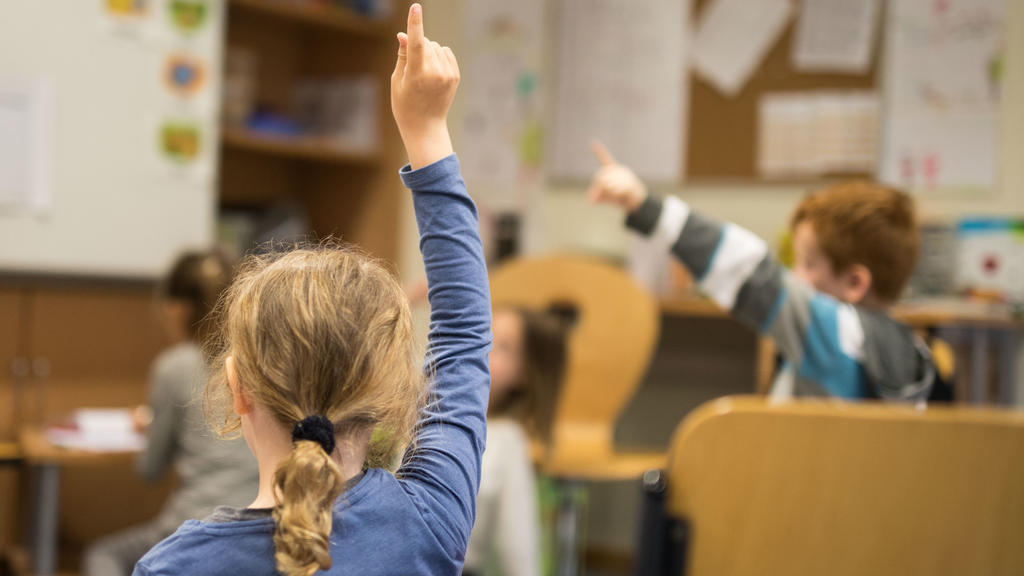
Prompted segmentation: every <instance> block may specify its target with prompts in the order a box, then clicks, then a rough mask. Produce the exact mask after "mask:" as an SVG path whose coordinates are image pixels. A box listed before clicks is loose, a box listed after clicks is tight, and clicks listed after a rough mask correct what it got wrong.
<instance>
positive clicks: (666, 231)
mask: <svg viewBox="0 0 1024 576" xmlns="http://www.w3.org/2000/svg"><path fill="white" fill-rule="evenodd" d="M594 153H595V155H596V156H597V157H598V160H599V161H600V163H601V168H600V169H599V170H598V172H597V174H596V175H595V177H594V181H593V183H592V185H591V188H590V193H589V195H590V199H591V200H592V201H594V202H602V203H606V204H613V205H616V206H619V207H621V208H623V209H624V210H625V211H626V212H627V214H628V215H627V217H626V225H627V226H628V227H629V228H631V229H632V230H634V231H636V232H638V233H640V234H644V235H646V236H649V237H651V238H652V239H654V241H655V242H656V243H657V244H659V245H661V246H663V247H664V248H665V249H667V250H669V251H671V253H672V255H673V256H675V257H676V258H677V259H678V260H679V261H680V262H682V263H683V265H685V266H686V268H687V269H688V270H689V271H690V273H691V274H692V275H693V277H694V279H696V281H697V283H698V285H699V286H700V288H701V290H702V291H703V292H704V293H705V294H706V295H707V296H708V297H709V298H711V300H713V301H714V302H715V303H716V304H718V305H719V306H721V307H722V308H724V309H726V310H728V311H729V313H730V314H731V315H732V316H733V317H735V318H736V319H737V320H739V321H741V322H743V323H744V324H746V325H747V326H749V327H751V328H753V329H754V330H757V331H759V332H761V333H764V334H766V335H768V336H771V337H772V338H773V339H774V340H775V343H776V345H777V346H778V348H779V351H780V352H781V353H782V355H783V356H784V357H785V358H786V359H787V360H788V361H789V362H790V363H791V364H792V365H793V366H794V367H795V368H796V370H797V374H798V375H799V376H800V377H802V378H807V379H809V380H814V381H816V382H819V383H821V385H822V386H823V387H825V388H826V389H827V390H828V391H829V393H830V394H832V395H833V396H840V397H848V398H855V397H862V396H864V395H865V391H864V390H862V389H861V386H862V382H863V379H862V378H860V377H859V374H858V370H859V368H858V361H859V360H860V359H862V358H863V354H864V327H863V325H862V320H861V317H860V315H859V313H858V311H857V310H856V309H855V308H854V307H853V306H851V305H849V304H844V303H841V302H838V301H837V300H835V299H834V298H832V297H831V296H828V295H826V294H823V293H820V292H816V291H815V290H814V289H813V288H812V287H811V286H810V285H808V284H806V283H805V282H803V281H801V280H799V279H798V278H796V276H794V275H793V274H792V273H791V272H790V271H788V270H786V269H785V268H784V267H783V266H782V265H781V264H779V262H778V261H777V260H776V259H775V258H774V257H773V256H772V254H771V253H770V252H769V251H768V247H767V245H766V244H765V242H764V241H763V240H761V239H760V238H758V237H757V236H756V235H754V234H753V233H751V232H750V231H749V230H746V229H745V228H742V227H740V226H736V225H735V224H722V223H719V222H716V221H715V220H713V219H711V218H708V217H706V216H704V215H702V214H700V213H699V212H695V211H694V210H692V209H691V208H690V206H689V205H688V204H687V203H685V202H683V201H682V200H680V199H678V198H674V197H667V198H665V199H664V200H660V199H658V198H655V197H653V196H652V195H650V194H648V192H647V189H646V187H645V186H644V185H643V183H642V182H641V181H640V179H639V178H637V176H636V175H635V174H634V173H633V172H632V171H631V170H630V169H629V168H627V167H626V166H623V165H621V164H619V163H618V162H616V161H615V158H613V157H612V155H611V154H610V153H609V152H608V150H607V149H606V148H605V147H604V146H603V145H602V144H600V143H595V145H594ZM879 393H880V395H883V396H885V395H886V391H879ZM897 393H898V392H897Z"/></svg>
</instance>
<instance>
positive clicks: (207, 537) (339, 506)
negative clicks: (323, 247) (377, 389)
mask: <svg viewBox="0 0 1024 576" xmlns="http://www.w3.org/2000/svg"><path fill="white" fill-rule="evenodd" d="M401 175H402V180H403V181H404V182H405V185H406V186H407V187H409V188H410V189H412V193H413V206H414V207H415V210H416V222H417V224H418V226H419V232H420V251H421V252H422V253H423V261H424V266H425V268H426V272H427V285H428V286H429V292H428V299H429V301H430V308H431V309H430V335H429V340H428V357H429V359H430V361H431V363H430V367H431V369H432V373H433V384H434V385H433V389H432V392H431V395H430V402H429V404H428V405H427V407H426V408H425V410H424V412H423V414H422V415H421V417H420V420H419V422H418V424H417V427H416V433H415V441H414V445H413V448H412V449H411V451H410V452H409V453H408V454H407V455H406V458H405V460H404V461H403V463H402V465H401V466H400V467H399V469H398V472H397V473H396V474H394V475H393V474H391V473H389V472H387V471H385V470H382V469H379V468H374V469H370V470H368V471H367V472H366V473H365V474H364V475H363V476H362V478H360V479H359V480H358V481H357V482H356V484H355V485H354V486H352V487H350V488H349V489H348V490H346V491H345V493H344V494H342V495H341V497H340V498H338V500H337V502H335V505H334V518H333V526H332V528H331V537H330V551H331V557H332V559H333V566H331V568H330V569H329V570H327V571H325V572H318V574H320V573H323V574H331V575H342V574H352V575H356V574H359V575H373V574H380V575H384V574H423V575H436V574H453V575H454V574H459V573H460V572H461V571H462V564H463V562H464V561H465V554H466V545H467V542H468V541H469V534H470V531H471V530H472V528H473V521H474V518H475V516H476V495H477V490H478V489H479V487H480V465H481V457H482V454H483V450H484V439H485V438H484V437H485V435H486V412H487V398H488V390H489V387H490V372H489V368H488V359H487V356H488V352H489V351H490V348H491V303H490V287H489V285H488V280H487V268H486V265H485V263H484V255H483V246H482V244H481V242H480V236H479V232H478V224H477V212H476V207H475V206H474V204H473V201H472V199H470V197H469V194H467V193H466V186H465V184H464V182H463V180H462V177H461V176H460V174H459V163H458V160H457V159H456V158H455V156H454V155H452V156H449V157H448V158H445V159H443V160H440V161H438V162H436V163H434V164H431V165H430V166H427V167H424V168H421V169H419V170H415V171H412V170H409V167H408V166H406V167H405V168H403V169H402V171H401ZM339 289H340V287H339ZM252 496H253V497H255V494H253V495H252ZM273 532H274V520H273V518H272V517H270V511H269V510H239V509H230V510H226V509H223V508H222V509H219V510H218V512H217V513H216V514H215V515H214V517H212V518H210V519H209V520H208V521H203V522H200V521H196V520H190V521H188V522H186V523H185V524H184V525H183V526H182V527H181V528H179V529H178V531H177V532H175V533H174V534H173V535H171V536H170V537H169V538H168V539H166V540H164V541H163V542H161V543H160V544H158V545H157V546H156V547H155V548H153V549H152V550H150V551H149V553H148V554H146V556H145V557H144V558H143V559H142V560H141V561H140V562H139V563H138V564H137V565H136V567H135V574H137V575H142V576H145V575H156V574H167V575H170V574H188V575H190V576H204V575H214V574H245V575H247V576H259V575H266V576H274V575H276V574H277V573H278V572H277V570H276V568H275V564H274V543H273Z"/></svg>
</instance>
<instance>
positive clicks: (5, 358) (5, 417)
mask: <svg viewBox="0 0 1024 576" xmlns="http://www.w3.org/2000/svg"><path fill="white" fill-rule="evenodd" d="M24 328H25V295H24V293H23V292H22V291H21V290H19V289H16V288H2V289H0V442H10V441H13V440H14V439H15V437H16V436H17V431H16V428H17V423H18V417H19V412H20V410H19V406H18V401H17V386H16V384H17V379H16V377H15V371H16V370H17V369H18V368H19V366H17V363H18V362H21V363H22V364H23V363H24V355H25V348H24V345H25V342H24V338H23V335H24ZM20 368H22V369H24V366H21V367H20Z"/></svg>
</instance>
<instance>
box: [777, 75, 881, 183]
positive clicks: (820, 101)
mask: <svg viewBox="0 0 1024 576" xmlns="http://www.w3.org/2000/svg"><path fill="white" fill-rule="evenodd" d="M879 108H880V104H879V102H878V95H877V94H876V93H874V92H872V91H832V90H818V91H811V92H792V93H789V92H783V93H768V94H765V95H764V96H762V97H761V101H760V102H759V107H758V170H759V172H760V173H761V174H762V175H763V176H767V177H805V176H819V175H824V174H828V173H839V172H872V171H873V170H874V169H875V167H876V166H877V162H878V124H879V120H878V114H879Z"/></svg>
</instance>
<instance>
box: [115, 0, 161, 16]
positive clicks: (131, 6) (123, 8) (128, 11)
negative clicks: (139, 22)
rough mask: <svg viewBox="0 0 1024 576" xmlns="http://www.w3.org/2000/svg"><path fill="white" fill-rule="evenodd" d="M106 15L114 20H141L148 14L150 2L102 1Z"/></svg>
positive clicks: (134, 0)
mask: <svg viewBox="0 0 1024 576" xmlns="http://www.w3.org/2000/svg"><path fill="white" fill-rule="evenodd" d="M103 4H104V6H105V7H106V9H107V13H108V14H110V15H111V16H114V17H116V18H124V19H137V18H143V17H145V16H146V14H147V13H148V12H149V4H150V0H103Z"/></svg>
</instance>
